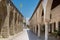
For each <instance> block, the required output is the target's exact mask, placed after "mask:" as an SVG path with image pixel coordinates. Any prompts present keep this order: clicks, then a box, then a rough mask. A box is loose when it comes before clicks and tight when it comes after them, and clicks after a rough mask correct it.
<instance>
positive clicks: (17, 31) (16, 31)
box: [16, 13, 18, 33]
mask: <svg viewBox="0 0 60 40" xmlns="http://www.w3.org/2000/svg"><path fill="white" fill-rule="evenodd" d="M16 33H18V13H17V19H16Z"/></svg>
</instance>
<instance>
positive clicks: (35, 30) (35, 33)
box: [35, 26, 36, 34]
mask: <svg viewBox="0 0 60 40" xmlns="http://www.w3.org/2000/svg"><path fill="white" fill-rule="evenodd" d="M35 34H36V26H35Z"/></svg>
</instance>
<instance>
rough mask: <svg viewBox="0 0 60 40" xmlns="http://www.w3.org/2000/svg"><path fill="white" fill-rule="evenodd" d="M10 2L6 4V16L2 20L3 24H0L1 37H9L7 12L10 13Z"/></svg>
mask: <svg viewBox="0 0 60 40" xmlns="http://www.w3.org/2000/svg"><path fill="white" fill-rule="evenodd" d="M9 7H10V4H9V3H8V4H7V16H6V18H5V21H4V24H3V26H2V30H1V31H2V32H1V34H2V37H3V38H7V37H9V36H10V33H9V14H10V8H9Z"/></svg>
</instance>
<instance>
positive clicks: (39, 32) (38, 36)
mask: <svg viewBox="0 0 60 40" xmlns="http://www.w3.org/2000/svg"><path fill="white" fill-rule="evenodd" d="M38 37H40V25H39V24H38Z"/></svg>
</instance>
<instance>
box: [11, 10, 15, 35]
mask: <svg viewBox="0 0 60 40" xmlns="http://www.w3.org/2000/svg"><path fill="white" fill-rule="evenodd" d="M12 12H13V13H12V17H13V18H12V19H11V25H10V35H14V34H15V29H14V27H15V24H14V23H15V12H14V11H12Z"/></svg>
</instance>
